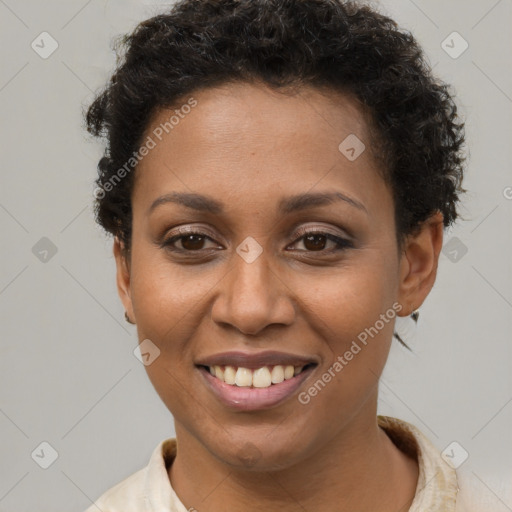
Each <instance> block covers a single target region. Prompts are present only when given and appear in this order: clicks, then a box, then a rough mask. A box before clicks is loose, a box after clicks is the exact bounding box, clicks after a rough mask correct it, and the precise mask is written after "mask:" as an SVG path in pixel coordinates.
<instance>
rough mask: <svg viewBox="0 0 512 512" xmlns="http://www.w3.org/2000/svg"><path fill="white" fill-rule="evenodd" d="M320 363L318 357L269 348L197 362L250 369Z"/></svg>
mask: <svg viewBox="0 0 512 512" xmlns="http://www.w3.org/2000/svg"><path fill="white" fill-rule="evenodd" d="M310 363H314V364H318V361H317V360H316V358H313V357H310V356H301V355H297V354H289V353H286V352H277V351H274V350H267V351H264V352H257V353H250V352H241V351H232V352H221V353H219V354H213V355H211V356H208V357H205V358H202V359H201V360H199V361H197V362H196V365H198V366H234V367H237V368H238V367H242V368H248V369H256V368H261V367H263V366H275V365H283V366H288V365H291V366H306V365H307V364H310Z"/></svg>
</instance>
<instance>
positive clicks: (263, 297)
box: [212, 251, 295, 335]
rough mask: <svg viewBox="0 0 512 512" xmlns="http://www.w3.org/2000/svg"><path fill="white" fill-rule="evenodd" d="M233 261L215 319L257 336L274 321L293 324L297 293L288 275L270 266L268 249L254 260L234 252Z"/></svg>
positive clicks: (217, 301) (215, 306) (221, 289)
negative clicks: (246, 259) (294, 297)
mask: <svg viewBox="0 0 512 512" xmlns="http://www.w3.org/2000/svg"><path fill="white" fill-rule="evenodd" d="M230 264H231V265H232V267H231V269H230V270H229V271H228V273H227V274H226V275H225V276H224V278H223V279H222V280H221V281H220V283H219V293H218V294H217V296H216V298H215V302H214V304H213V307H212V319H213V321H215V322H217V323H218V324H221V325H222V324H223V325H224V326H225V325H230V326H232V327H234V328H236V329H237V330H239V331H240V332H242V333H244V334H247V335H256V334H258V333H259V332H260V331H262V330H263V329H265V327H267V326H268V325H271V324H282V325H291V324H292V323H293V321H294V318H295V307H294V302H295V301H294V300H293V292H292V290H291V287H289V285H287V283H286V281H285V279H284V277H282V276H279V275H278V274H277V272H276V271H275V270H272V269H271V268H270V262H269V258H268V257H267V255H266V254H265V251H263V252H262V253H261V254H260V255H259V256H258V257H257V258H256V259H255V260H254V261H252V262H251V263H248V262H247V261H245V260H244V259H243V258H242V257H240V256H239V255H238V253H234V255H233V258H232V261H231V262H230Z"/></svg>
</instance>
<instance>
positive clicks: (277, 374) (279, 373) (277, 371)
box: [270, 364, 284, 384]
mask: <svg viewBox="0 0 512 512" xmlns="http://www.w3.org/2000/svg"><path fill="white" fill-rule="evenodd" d="M270 377H271V379H272V384H280V383H281V382H283V380H284V368H283V367H282V366H281V365H280V364H278V365H277V366H274V368H272V373H271V374H270Z"/></svg>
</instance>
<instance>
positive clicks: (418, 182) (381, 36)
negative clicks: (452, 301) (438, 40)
mask: <svg viewBox="0 0 512 512" xmlns="http://www.w3.org/2000/svg"><path fill="white" fill-rule="evenodd" d="M114 49H115V51H116V52H117V58H118V60H117V65H116V69H115V72H114V74H113V75H112V77H111V79H110V81H109V82H108V84H107V85H106V86H105V87H104V88H103V89H102V90H101V92H100V93H98V95H97V96H96V98H95V99H94V101H93V102H92V104H91V105H90V106H89V108H88V110H87V111H86V112H85V113H84V115H85V120H86V125H87V130H88V131H89V132H90V133H91V134H92V135H94V136H97V137H104V138H105V139H106V148H105V153H104V156H103V157H102V158H101V159H100V161H99V164H98V171H99V176H98V178H97V180H96V185H97V187H98V188H97V189H96V191H95V197H96V202H95V213H96V219H97V221H98V223H99V224H100V225H101V226H103V228H104V229H105V230H106V231H107V232H109V233H111V234H113V235H114V236H117V237H118V238H119V239H120V240H121V241H122V242H123V246H124V248H125V249H126V250H128V251H129V248H130V241H131V223H132V209H131V200H130V197H131V191H132V188H133V183H134V173H131V172H127V171H130V170H131V167H133V168H135V167H136V162H137V159H135V158H133V155H134V154H135V153H137V150H138V149H139V145H140V144H141V140H142V137H143V135H144V132H145V130H146V128H147V125H148V123H149V122H150V120H151V117H152V116H153V115H154V114H155V113H156V112H157V111H158V110H159V109H161V108H173V107H176V106H177V105H178V104H179V102H180V101H183V98H186V97H187V95H190V94H191V93H192V92H195V91H199V90H201V89H204V88H210V87H214V86H217V85H223V84H227V83H244V82H245V83H254V82H257V81H259V82H264V83H265V84H267V85H269V86H271V87H273V88H274V89H275V90H278V89H279V90H286V89H287V88H294V87H295V88H300V87H301V86H313V87H317V88H318V89H323V90H325V89H328V90H331V91H339V92H342V93H349V94H351V95H352V97H354V98H356V99H357V101H358V102H359V103H360V105H361V106H362V107H363V108H364V109H365V111H368V112H369V115H370V121H371V122H370V123H369V129H370V132H371V133H372V138H374V140H372V148H378V151H377V156H378V159H379V161H380V163H381V165H380V168H382V173H383V176H384V177H385V179H386V181H387V182H388V183H389V185H390V187H391V190H392V193H393V199H394V205H395V220H396V230H397V239H398V241H399V243H400V241H401V240H402V239H403V237H404V235H407V234H410V233H413V232H414V230H415V229H417V227H418V226H419V225H421V223H422V221H425V220H426V219H427V218H428V217H429V216H431V215H432V214H434V213H435V212H437V211H440V212H441V213H442V214H443V216H444V221H443V222H444V226H445V227H446V226H448V225H450V224H451V223H453V221H454V220H455V219H456V218H457V216H458V214H457V210H456V204H457V202H458V201H459V195H460V193H462V192H465V191H464V189H462V187H461V182H462V176H463V164H464V161H465V155H464V154H463V151H462V147H463V146H464V138H465V135H464V123H463V122H462V121H461V119H460V117H459V115H458V113H457V107H456V105H455V101H454V99H453V95H452V94H451V93H450V91H449V86H448V85H447V84H445V83H443V82H442V81H440V80H439V79H437V78H435V77H434V76H433V75H432V70H431V68H430V66H429V64H428V63H427V60H426V59H425V57H424V54H423V51H422V49H421V48H420V46H419V44H418V43H417V41H416V40H415V38H414V37H413V36H412V35H411V33H410V32H408V31H405V30H402V29H400V28H399V27H398V26H397V24H396V22H395V21H394V20H392V19H390V18H389V17H387V16H384V15H383V14H381V13H379V12H377V11H376V10H375V9H374V8H371V7H369V6H367V5H363V4H361V3H359V2H355V1H343V0H181V1H178V2H177V3H175V4H174V5H172V6H171V8H170V9H169V11H168V12H167V13H164V14H159V15H157V16H154V17H152V18H150V19H148V20H146V21H143V22H142V23H140V24H139V25H138V26H137V27H136V28H135V29H134V31H133V32H132V33H131V34H127V35H124V36H121V37H120V38H119V39H118V40H117V43H116V44H115V45H114ZM373 151H374V152H375V150H373ZM127 162H130V164H129V166H128V167H127ZM130 166H131V167H130ZM122 169H124V172H122V173H120V171H121V170H122ZM120 174H121V175H122V179H120Z"/></svg>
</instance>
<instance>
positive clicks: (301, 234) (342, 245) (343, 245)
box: [160, 228, 354, 254]
mask: <svg viewBox="0 0 512 512" xmlns="http://www.w3.org/2000/svg"><path fill="white" fill-rule="evenodd" d="M190 235H194V236H200V237H203V238H205V239H208V240H210V241H212V242H213V241H214V240H213V239H212V238H211V237H209V236H208V235H207V234H206V233H201V232H199V231H188V230H183V231H180V234H179V235H174V236H172V237H170V238H168V239H166V240H164V241H163V243H162V244H161V246H160V247H161V248H165V249H167V250H169V251H172V252H178V253H182V254H183V253H199V252H201V251H203V250H205V249H198V250H196V251H193V250H187V249H179V248H176V247H173V245H172V244H173V243H174V242H177V241H178V240H181V239H183V238H185V237H187V236H190ZM307 235H322V236H324V237H325V238H327V239H328V240H330V241H332V242H334V243H335V244H336V247H335V248H334V249H322V250H320V251H308V250H307V249H302V250H300V251H299V252H305V253H316V252H318V253H321V254H330V253H333V252H338V251H344V250H346V249H351V248H353V247H354V245H353V243H352V242H351V241H350V240H347V239H346V238H342V237H338V236H336V235H333V234H331V233H328V232H325V231H318V230H317V231H315V230H311V229H308V228H303V229H300V230H299V231H298V232H297V233H295V236H296V237H297V238H295V240H294V242H293V243H292V245H293V244H295V243H297V242H298V241H300V240H302V239H303V238H305V237H306V236H307Z"/></svg>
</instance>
